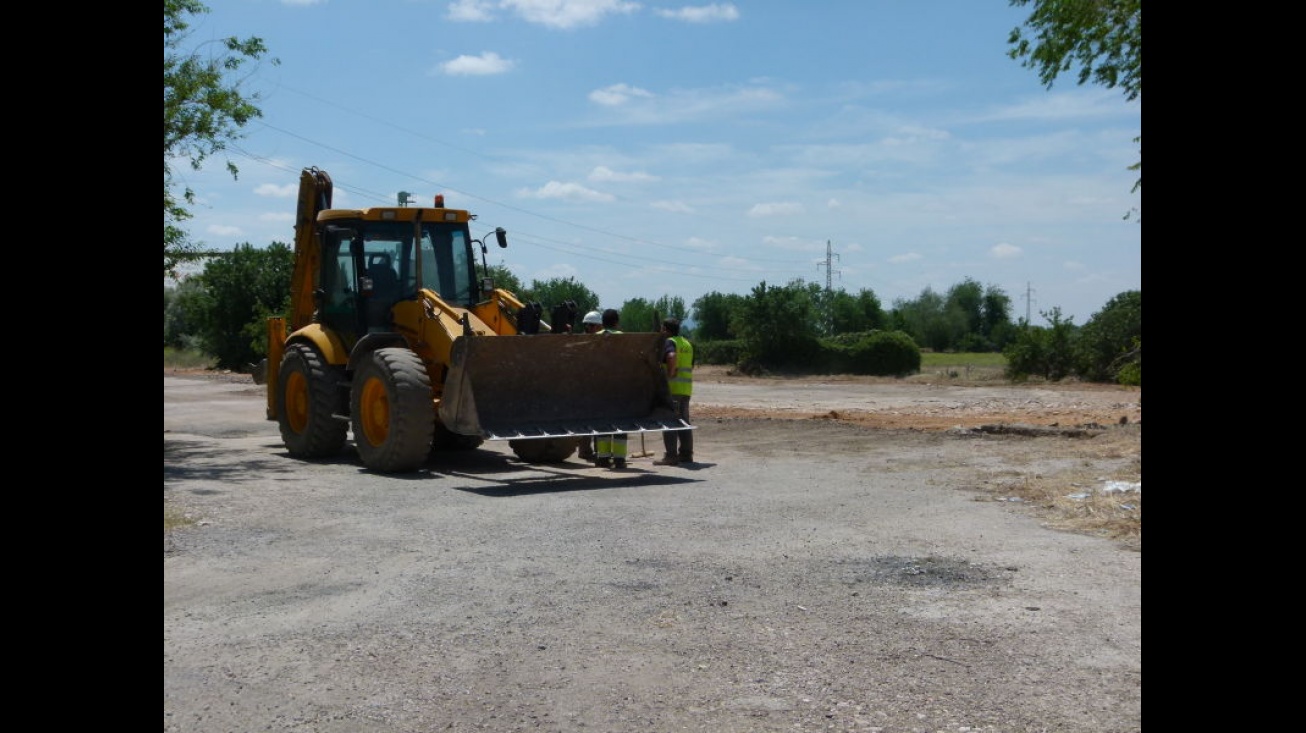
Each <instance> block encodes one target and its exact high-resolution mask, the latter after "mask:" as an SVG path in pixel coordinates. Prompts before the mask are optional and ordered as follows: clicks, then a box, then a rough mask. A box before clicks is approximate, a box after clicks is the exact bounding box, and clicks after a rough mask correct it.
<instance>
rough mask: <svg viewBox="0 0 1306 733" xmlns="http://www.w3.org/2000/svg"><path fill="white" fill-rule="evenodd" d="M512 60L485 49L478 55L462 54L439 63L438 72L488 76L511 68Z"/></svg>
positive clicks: (449, 74) (450, 74) (448, 74)
mask: <svg viewBox="0 0 1306 733" xmlns="http://www.w3.org/2000/svg"><path fill="white" fill-rule="evenodd" d="M514 65H515V64H514V62H512V61H509V60H508V59H505V58H500V57H499V54H497V53H495V52H493V51H486V52H485V53H483V54H481V55H480V56H467V55H465V54H464V55H462V56H459V57H458V58H456V59H454V60H452V61H446V62H444V63H443V64H440V72H441V73H443V74H445V75H447V76H489V75H491V74H503V73H506V72H508V71H511V70H512V67H513V66H514Z"/></svg>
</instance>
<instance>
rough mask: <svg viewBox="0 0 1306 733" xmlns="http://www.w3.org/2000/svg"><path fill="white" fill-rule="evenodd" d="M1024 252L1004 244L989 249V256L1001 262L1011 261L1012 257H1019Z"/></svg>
mask: <svg viewBox="0 0 1306 733" xmlns="http://www.w3.org/2000/svg"><path fill="white" fill-rule="evenodd" d="M1023 252H1024V250H1022V249H1021V248H1020V247H1017V246H1016V245H1014V244H1007V243H1006V242H1003V243H1002V244H998V245H994V246H993V247H991V248H990V249H989V256H990V257H994V258H996V259H999V260H1009V259H1011V258H1012V257H1019V256H1020V255H1021V254H1022V253H1023Z"/></svg>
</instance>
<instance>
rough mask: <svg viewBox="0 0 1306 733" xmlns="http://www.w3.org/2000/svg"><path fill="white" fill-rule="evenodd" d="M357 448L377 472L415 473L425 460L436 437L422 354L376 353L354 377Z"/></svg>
mask: <svg viewBox="0 0 1306 733" xmlns="http://www.w3.org/2000/svg"><path fill="white" fill-rule="evenodd" d="M350 407H351V408H352V409H351V411H350V412H351V419H352V422H353V430H354V445H355V447H357V448H358V455H359V458H361V459H362V460H363V464H364V465H365V466H367V467H368V468H370V469H372V470H374V471H382V472H385V473H397V472H402V471H414V470H416V469H417V468H419V467H421V465H422V464H423V463H425V462H426V457H427V455H428V454H429V453H430V450H431V441H432V439H433V438H434V437H435V422H436V420H437V419H438V418H437V417H436V414H435V402H434V401H433V399H432V395H431V378H430V377H429V376H428V375H427V373H426V366H425V365H424V364H423V363H422V360H421V358H419V357H418V356H417V354H415V353H413V352H412V351H410V350H408V349H405V348H393V347H392V348H384V349H377V350H376V351H374V352H372V353H371V354H369V355H368V356H367V358H366V359H364V360H363V362H362V364H360V365H359V367H358V369H357V370H356V373H355V374H354V383H353V389H352V390H351V394H350Z"/></svg>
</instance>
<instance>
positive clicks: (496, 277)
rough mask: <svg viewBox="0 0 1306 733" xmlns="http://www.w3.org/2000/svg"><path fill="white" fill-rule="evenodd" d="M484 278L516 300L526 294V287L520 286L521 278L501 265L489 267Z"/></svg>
mask: <svg viewBox="0 0 1306 733" xmlns="http://www.w3.org/2000/svg"><path fill="white" fill-rule="evenodd" d="M485 276H486V277H489V278H490V280H492V281H493V282H494V287H496V288H503V289H504V290H507V291H508V292H510V293H512V294H513V295H516V296H517V297H518V298H521V297H523V295H524V294H525V292H526V286H525V285H523V284H522V281H521V278H519V277H517V276H516V275H515V274H513V271H512V270H509V269H508V268H507V267H504V266H503V265H490V266H489V268H488V271H487V272H486V273H485Z"/></svg>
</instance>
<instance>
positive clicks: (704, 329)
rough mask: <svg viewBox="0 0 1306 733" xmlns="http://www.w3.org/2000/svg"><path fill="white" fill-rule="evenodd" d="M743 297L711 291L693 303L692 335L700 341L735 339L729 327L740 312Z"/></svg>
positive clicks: (731, 328)
mask: <svg viewBox="0 0 1306 733" xmlns="http://www.w3.org/2000/svg"><path fill="white" fill-rule="evenodd" d="M743 304H744V296H742V295H739V294H737V293H729V294H725V293H718V292H716V291H713V292H711V293H708V294H706V295H701V296H699V298H698V300H695V301H694V334H695V336H696V337H697V338H698V339H699V340H702V341H729V340H732V339H734V338H736V335H735V329H734V327H733V326H732V325H731V324H732V321H733V320H734V319H735V318H736V316H737V314H739V313H740V312H741V311H742V308H743Z"/></svg>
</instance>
